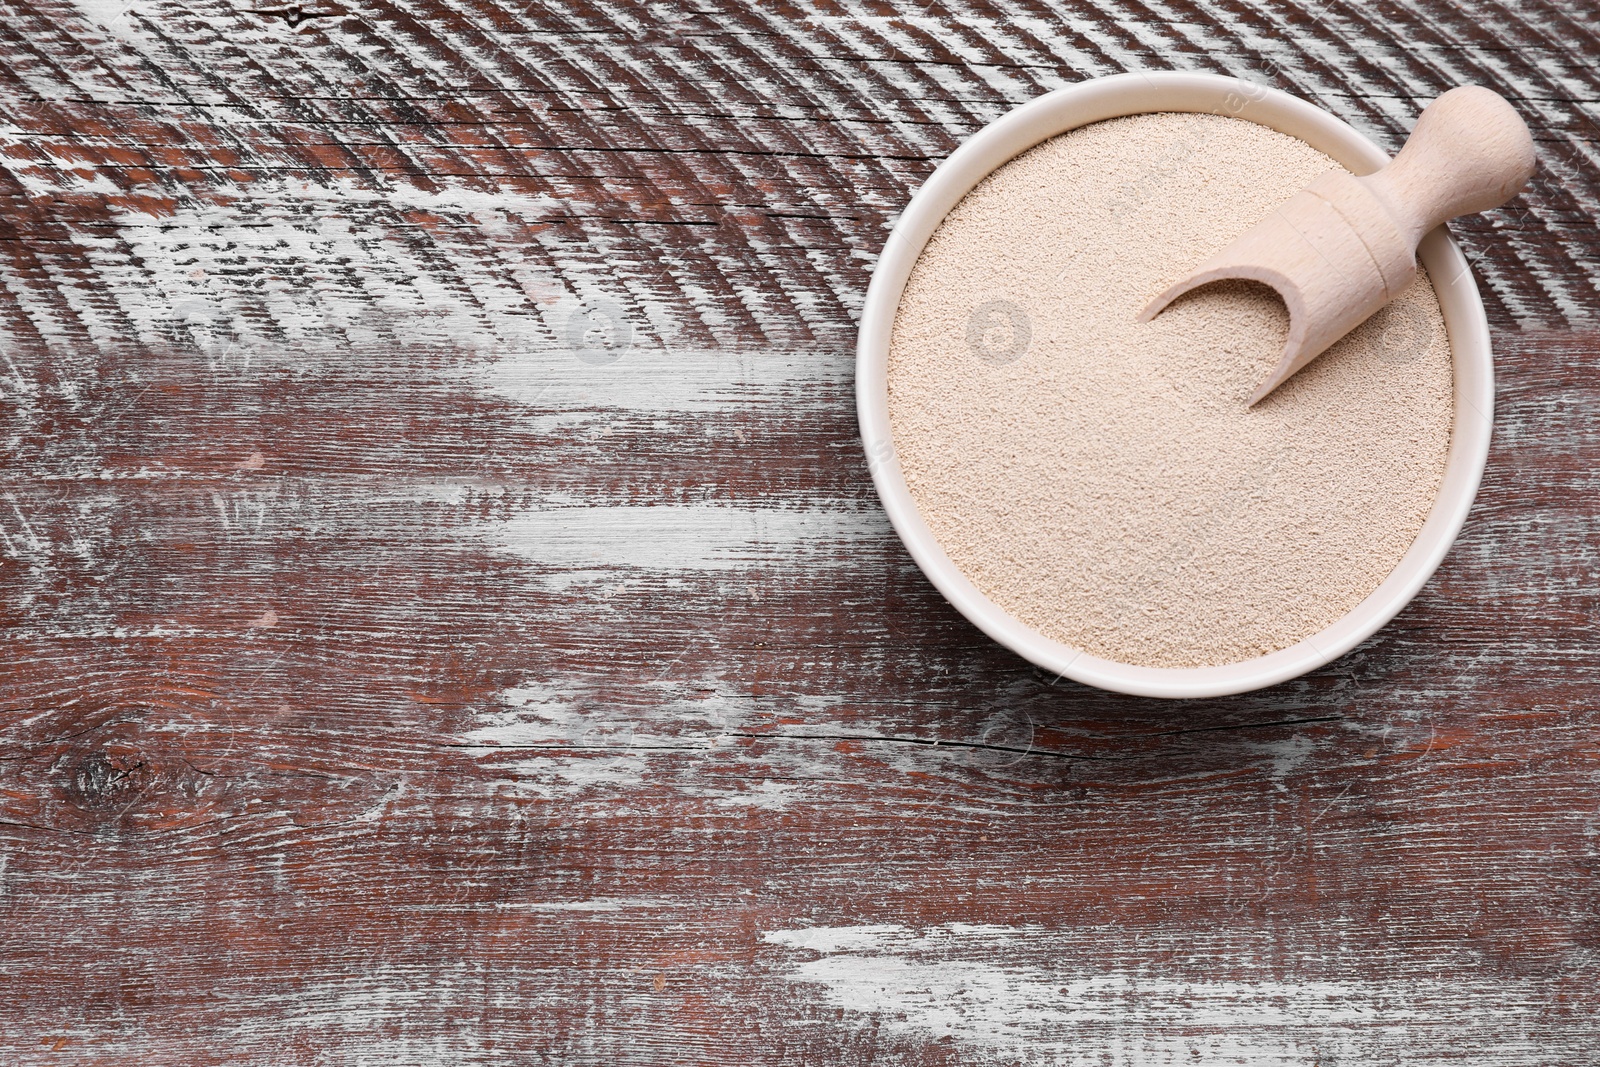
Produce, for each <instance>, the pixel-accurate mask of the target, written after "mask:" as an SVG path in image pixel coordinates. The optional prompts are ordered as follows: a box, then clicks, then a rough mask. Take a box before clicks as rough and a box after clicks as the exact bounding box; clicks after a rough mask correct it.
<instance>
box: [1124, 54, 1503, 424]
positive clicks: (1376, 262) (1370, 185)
mask: <svg viewBox="0 0 1600 1067" xmlns="http://www.w3.org/2000/svg"><path fill="white" fill-rule="evenodd" d="M1533 168H1534V159H1533V138H1532V137H1531V136H1529V134H1528V127H1527V126H1526V125H1524V124H1523V121H1522V119H1520V118H1519V117H1518V116H1517V113H1516V112H1515V111H1513V110H1512V108H1511V105H1510V104H1508V103H1506V102H1505V100H1504V99H1503V98H1502V97H1501V96H1500V95H1499V94H1498V93H1495V92H1493V91H1492V90H1489V89H1484V88H1482V87H1480V86H1476V85H1467V86H1462V87H1461V88H1459V89H1451V90H1450V91H1449V92H1447V93H1445V94H1444V95H1443V96H1441V97H1439V99H1437V100H1435V101H1434V102H1433V103H1431V104H1429V105H1428V106H1427V108H1426V109H1424V110H1423V112H1422V115H1421V117H1420V118H1418V119H1417V127H1416V129H1414V130H1413V131H1411V137H1410V138H1409V139H1408V140H1407V141H1406V143H1405V147H1403V148H1401V149H1400V154H1399V155H1397V156H1395V158H1394V160H1393V161H1392V162H1390V163H1389V165H1388V166H1386V167H1384V168H1383V169H1382V170H1379V171H1377V172H1376V173H1374V174H1369V175H1367V176H1366V177H1364V178H1358V177H1356V176H1355V175H1353V174H1350V173H1348V172H1346V171H1343V170H1334V171H1329V172H1328V173H1327V174H1324V175H1322V176H1321V177H1320V178H1318V179H1317V180H1316V181H1314V182H1312V183H1311V184H1310V185H1309V186H1307V187H1306V188H1305V189H1303V190H1302V191H1300V192H1299V193H1296V194H1295V195H1294V196H1293V197H1291V198H1290V199H1289V201H1288V202H1287V203H1285V204H1284V205H1283V206H1282V207H1280V208H1278V210H1277V211H1274V212H1273V213H1272V214H1271V215H1270V216H1268V217H1267V218H1266V219H1265V220H1263V221H1262V222H1260V223H1259V224H1257V225H1256V226H1255V227H1254V228H1252V229H1251V230H1249V231H1248V232H1247V233H1245V234H1244V236H1242V237H1240V238H1239V239H1238V240H1237V241H1234V242H1233V243H1232V244H1231V245H1229V246H1228V247H1226V248H1224V249H1223V250H1222V251H1221V252H1218V253H1217V254H1216V255H1214V256H1212V257H1211V258H1210V259H1208V260H1206V261H1205V262H1204V263H1202V264H1200V265H1199V266H1198V267H1196V268H1195V269H1194V271H1193V272H1192V273H1191V274H1189V275H1188V276H1186V277H1185V278H1183V279H1182V280H1181V281H1179V282H1178V283H1177V284H1175V285H1173V286H1172V287H1171V288H1169V289H1168V290H1166V291H1165V292H1164V293H1162V294H1161V295H1160V296H1158V297H1156V298H1155V299H1154V300H1152V301H1151V302H1150V304H1149V306H1147V307H1146V308H1145V309H1144V311H1143V312H1141V313H1140V315H1139V321H1140V322H1149V321H1150V320H1151V319H1153V318H1155V317H1156V315H1158V314H1160V313H1161V310H1162V309H1163V308H1165V307H1166V306H1167V305H1168V304H1170V303H1172V301H1174V300H1176V299H1177V298H1178V297H1180V296H1182V295H1183V294H1184V293H1187V292H1189V291H1190V290H1191V289H1195V288H1197V287H1199V286H1202V285H1205V284H1206V283H1207V282H1214V281H1219V280H1221V279H1223V278H1248V279H1251V280H1254V281H1258V282H1265V283H1266V284H1267V285H1270V286H1272V287H1273V288H1274V289H1276V290H1277V291H1278V293H1279V295H1281V296H1282V297H1283V302H1284V304H1285V305H1286V306H1287V307H1288V309H1289V340H1288V343H1286V344H1285V345H1284V347H1283V356H1282V358H1280V359H1279V361H1278V365H1277V368H1276V369H1274V370H1273V372H1272V373H1271V374H1269V375H1268V376H1267V378H1266V380H1265V381H1263V382H1262V383H1261V384H1260V385H1259V386H1257V387H1256V391H1255V392H1254V393H1253V394H1251V396H1250V403H1251V404H1254V403H1255V402H1256V401H1258V400H1260V399H1261V398H1262V397H1264V396H1266V395H1267V394H1268V393H1270V392H1272V391H1273V390H1274V389H1276V388H1277V387H1278V386H1280V385H1282V384H1283V383H1284V382H1286V381H1288V380H1289V378H1290V376H1292V375H1293V374H1294V373H1295V372H1296V371H1298V370H1299V369H1300V368H1301V367H1304V366H1305V365H1306V364H1307V363H1310V362H1311V361H1312V360H1313V359H1316V358H1317V357H1318V356H1320V355H1322V353H1323V352H1325V351H1327V350H1328V349H1329V348H1331V347H1332V346H1333V344H1334V342H1336V341H1338V340H1339V339H1340V338H1341V337H1343V336H1344V335H1345V334H1347V333H1349V332H1350V331H1351V330H1353V329H1355V328H1356V327H1357V326H1359V325H1360V324H1361V323H1362V322H1364V321H1366V319H1367V318H1368V316H1370V315H1371V314H1372V313H1373V312H1375V311H1377V310H1378V309H1379V308H1381V307H1383V305H1385V304H1387V303H1388V302H1389V301H1391V300H1393V299H1394V298H1395V297H1396V296H1399V295H1400V291H1401V290H1402V289H1404V288H1405V287H1406V286H1407V285H1408V284H1409V283H1410V282H1411V279H1412V278H1414V277H1416V273H1417V242H1418V241H1421V240H1422V237H1423V235H1424V234H1426V233H1427V232H1428V231H1429V230H1431V229H1433V228H1434V227H1435V226H1438V225H1440V224H1441V223H1443V222H1444V221H1445V220H1446V219H1452V218H1455V217H1456V216H1457V215H1465V214H1468V213H1470V212H1474V211H1485V210H1487V209H1489V208H1492V207H1498V206H1500V205H1501V204H1503V203H1505V202H1506V201H1507V200H1509V199H1511V198H1512V197H1513V196H1515V195H1517V193H1519V192H1520V191H1521V190H1522V187H1523V186H1524V185H1526V184H1527V183H1528V179H1529V178H1531V177H1532V176H1533Z"/></svg>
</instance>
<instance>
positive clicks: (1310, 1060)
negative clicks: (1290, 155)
mask: <svg viewBox="0 0 1600 1067" xmlns="http://www.w3.org/2000/svg"><path fill="white" fill-rule="evenodd" d="M1100 6H1102V5H1095V6H1091V5H1090V4H1088V3H1070V4H1069V3H1063V4H1051V3H1047V2H1045V0H994V2H993V3H965V2H957V0H951V2H949V3H947V2H945V0H926V2H918V0H903V2H889V0H881V2H868V0H836V2H829V0H806V2H801V3H789V2H774V3H743V2H740V0H696V2H694V3H690V2H688V0H682V2H673V3H655V2H644V0H635V2H630V3H621V2H615V3H612V2H598V3H597V2H590V0H534V2H533V3H531V4H528V5H526V6H519V5H518V4H513V5H510V6H507V7H503V8H502V7H497V6H495V5H494V4H492V3H489V2H481V0H438V2H408V0H402V2H396V3H391V2H388V0H353V2H344V0H337V2H336V0H307V2H306V3H304V4H290V5H288V6H262V7H257V8H249V7H246V6H244V5H243V4H242V3H238V2H230V0H194V2H193V3H187V4H180V3H176V2H174V0H133V2H132V3H131V4H130V5H128V6H123V4H122V0H78V2H77V5H76V6H73V4H71V3H66V2H62V0H47V2H43V3H41V2H38V0H5V3H4V14H5V17H4V18H3V19H0V68H3V69H0V154H3V167H0V316H3V319H0V432H3V440H4V448H5V463H4V470H3V473H0V553H3V554H0V612H3V625H4V628H5V630H4V632H5V641H6V644H5V656H4V666H3V668H0V671H3V674H0V679H3V684H0V739H3V748H0V1062H3V1063H5V1064H8V1065H9V1064H22V1065H33V1064H55V1063H62V1064H94V1065H101V1064H107V1065H109V1064H230V1065H236V1064H262V1065H283V1064H340V1065H343V1064H351V1065H355V1064H382V1065H397V1064H419V1065H420V1064H426V1065H461V1064H494V1065H512V1064H515V1065H522V1064H528V1065H534V1064H552V1065H554V1064H560V1065H569V1064H570V1065H611V1064H662V1065H665V1064H693V1065H703V1064H727V1065H744V1064H756V1063H759V1064H818V1065H824V1064H826V1065H834V1064H885V1065H887V1064H905V1065H912V1064H915V1065H934V1064H952V1065H953V1064H1011V1063H1026V1064H1137V1065H1145V1064H1201V1063H1206V1064H1210V1063H1249V1064H1263V1065H1267V1064H1271V1065H1279V1064H1321V1065H1334V1064H1341V1065H1348V1064H1357V1063H1359V1064H1367V1063H1395V1064H1398V1063H1405V1064H1408V1065H1409V1064H1435V1063H1473V1064H1484V1065H1489V1064H1493V1065H1496V1067H1508V1065H1521V1064H1530V1065H1531V1064H1540V1065H1544V1064H1596V1063H1600V992H1597V989H1600V881H1597V876H1600V710H1597V698H1600V646H1597V619H1596V613H1597V609H1600V594H1597V580H1596V578H1597V572H1600V539H1597V534H1596V529H1595V514H1596V504H1597V501H1600V480H1597V479H1600V475H1597V474H1596V471H1597V469H1600V430H1597V426H1600V422H1597V421H1596V417H1595V412H1596V410H1597V405H1600V384H1597V378H1596V370H1597V369H1600V333H1597V331H1596V323H1595V319H1594V318H1593V313H1594V307H1595V290H1596V285H1597V280H1600V238H1597V235H1596V230H1595V226H1596V222H1595V213H1596V208H1597V204H1600V195H1597V194H1600V188H1597V185H1600V178H1597V174H1600V170H1597V167H1596V163H1597V158H1600V145H1597V143H1596V114H1597V110H1600V103H1597V101H1600V14H1597V9H1596V8H1595V7H1594V5H1593V4H1592V3H1590V2H1588V0H1583V2H1577V0H1572V2H1567V3H1558V2H1552V0H1524V2H1520V3H1518V4H1514V5H1513V4H1509V3H1504V2H1494V0H1473V2H1472V3H1468V4H1462V5H1459V6H1458V5H1453V4H1449V3H1445V2H1443V0H1392V2H1388V3H1384V4H1382V5H1370V4H1366V3H1360V2H1356V0H1348V2H1344V0H1341V2H1336V3H1329V4H1327V5H1317V6H1316V7H1296V6H1293V5H1291V4H1289V3H1285V2H1279V0H1240V2H1236V3H1215V2H1211V0H1195V2H1189V0H1175V2H1172V3H1153V4H1130V5H1121V6H1110V7H1107V9H1106V10H1098V9H1097V8H1098V7H1100ZM1155 69H1183V70H1207V71H1219V72H1224V73H1230V74H1236V75H1240V76H1244V77H1250V78H1255V79H1257V80H1261V81H1265V82H1268V83H1271V84H1275V85H1278V86H1281V87H1283V88H1287V89H1290V90H1291V91H1294V92H1296V93H1298V94H1301V95H1303V96H1305V97H1307V98H1309V99H1311V100H1313V101H1315V102H1317V103H1319V104H1321V105H1323V106H1325V107H1328V108H1330V109H1331V110H1333V111H1334V112H1335V113H1337V114H1339V115H1340V116H1342V117H1344V118H1346V119H1348V120H1349V121H1351V122H1353V123H1354V124H1355V125H1357V126H1358V127H1359V128H1361V129H1363V130H1364V131H1367V132H1368V133H1370V134H1372V135H1374V136H1375V137H1377V138H1378V139H1379V140H1380V141H1382V142H1383V143H1385V144H1386V145H1388V146H1389V147H1390V148H1391V149H1392V148H1394V147H1397V146H1398V144H1399V142H1400V140H1401V139H1402V138H1403V136H1404V131H1405V129H1406V128H1407V126H1408V124H1409V123H1410V121H1412V119H1413V117H1414V115H1415V113H1416V111H1417V109H1418V108H1419V106H1420V105H1421V104H1422V103H1424V102H1425V101H1426V100H1427V99H1429V98H1431V97H1432V96H1433V95H1435V94H1437V93H1438V92H1440V91H1442V90H1443V89H1445V88H1447V87H1448V86H1451V85H1453V84H1457V83H1461V82H1480V83H1483V84H1487V85H1490V86H1492V87H1494V88H1496V89H1498V90H1500V91H1502V92H1504V93H1506V94H1507V95H1508V96H1509V97H1510V98H1511V99H1512V100H1513V101H1514V102H1515V103H1516V104H1517V106H1518V107H1519V108H1520V109H1521V111H1522V112H1523V114H1524V115H1526V116H1527V118H1528V120H1529V122H1530V124H1531V125H1532V126H1533V128H1534V130H1535V135H1536V137H1537V139H1538V143H1539V151H1540V157H1541V168H1542V169H1541V172H1540V175H1539V178H1538V181H1537V183H1536V185H1535V186H1534V188H1532V189H1531V190H1530V191H1529V192H1528V193H1527V194H1526V195H1524V196H1523V197H1521V198H1519V199H1518V200H1516V201H1514V202H1513V203H1512V204H1511V205H1510V206H1508V207H1507V208H1505V209H1503V210H1499V211H1495V212H1491V213H1489V214H1488V215H1486V216H1482V217H1479V218H1474V219H1470V220H1466V221H1464V222H1462V223H1461V224H1460V225H1458V226H1457V228H1456V232H1457V234H1458V236H1459V237H1460V239H1461V241H1462V243H1463V245H1464V247H1465V248H1466V249H1467V251H1468V252H1469V254H1470V255H1471V256H1472V257H1473V258H1474V260H1475V263H1476V269H1477V271H1478V274H1479V277H1480V280H1481V283H1482V287H1483V291H1484V295H1485V298H1486V300H1487V302H1488V305H1489V309H1490V310H1489V314H1490V318H1491V322H1492V323H1493V326H1494V328H1495V344H1496V347H1497V355H1498V362H1499V368H1500V374H1501V401H1500V408H1499V416H1498V417H1499V429H1498V434H1497V438H1496V442H1495V446H1494V453H1493V457H1492V459H1491V462H1490V468H1489V473H1488V478H1487V483H1486V485H1485V486H1484V489H1483V492H1482V495H1481V496H1480V498H1479V503H1478V505H1477V507H1476V508H1475V510H1474V511H1473V514H1472V517H1471V519H1470V520H1469V522H1468V525H1467V529H1466V532H1465V534H1464V535H1463V537H1462V540H1461V542H1460V544H1459V545H1458V547H1457V548H1456V549H1455V551H1454V552H1453V553H1452V554H1451V556H1450V558H1449V559H1448V560H1447V561H1446V563H1445V565H1444V567H1443V569H1442V570H1441V571H1440V572H1439V574H1438V576H1437V577H1436V578H1435V579H1434V580H1433V582H1432V583H1431V584H1430V585H1429V586H1428V587H1427V589H1426V590H1425V591H1424V592H1423V594H1422V595H1421V596H1420V597H1419V598H1418V599H1417V601H1416V602H1415V603H1414V604H1413V605H1412V606H1411V608H1410V609H1409V610H1407V611H1406V612H1405V613H1404V614H1403V615H1402V616H1401V617H1400V618H1399V619H1398V620H1397V621H1396V622H1395V623H1394V624H1393V625H1391V626H1390V627H1388V628H1387V629H1386V630H1384V631H1383V632H1382V633H1381V634H1380V635H1379V636H1378V637H1377V638H1376V639H1374V640H1373V641H1371V642H1369V643H1368V644H1367V645H1365V646H1363V647H1362V648H1361V649H1359V650H1358V651H1356V652H1355V653H1353V654H1351V655H1349V656H1346V657H1345V658H1343V659H1341V660H1339V661H1338V662H1336V663H1334V664H1333V665H1331V666H1330V667H1328V668H1326V669H1324V670H1321V671H1318V672H1316V673H1315V674H1312V675H1310V676H1308V677H1306V678H1303V679H1301V680H1299V681H1297V682H1295V683H1292V684H1288V685H1284V686H1280V687H1278V688H1275V689H1272V690H1270V691H1266V692H1260V693H1255V694H1252V695H1249V696H1244V697H1238V698H1234V699H1227V700H1213V701H1205V702H1200V703H1194V704H1174V703H1162V702H1156V701H1150V700H1140V699H1132V698H1123V697H1117V696H1113V695H1110V694H1107V693H1103V692H1098V691H1093V690H1090V689H1086V688H1082V687H1080V686H1077V685H1074V684H1072V683H1068V682H1059V683H1057V682H1056V681H1055V680H1054V679H1052V678H1051V677H1048V676H1045V675H1043V674H1042V673H1041V672H1038V671H1036V670H1033V669H1031V668H1030V667H1029V666H1028V665H1027V664H1026V663H1024V662H1022V661H1021V660H1019V659H1018V658H1016V657H1015V656H1013V655H1011V654H1009V653H1007V652H1005V651H1004V650H1002V649H1000V648H999V647H997V646H995V645H994V644H992V643H991V642H989V641H988V640H987V639H985V638H984V637H983V636H982V635H981V634H980V633H978V632H977V631H976V630H975V629H974V628H973V627H972V626H970V625H968V624H967V623H966V622H965V621H964V620H963V619H962V618H961V617H959V616H958V615H957V614H956V613H955V612H954V611H953V610H952V609H951V608H949V607H948V606H947V605H946V604H945V603H944V601H943V600H942V599H941V598H940V597H939V596H938V595H937V593H935V592H934V590H933V589H932V587H931V586H930V585H929V584H928V583H927V581H926V580H925V579H924V578H923V577H922V576H921V574H920V573H919V572H918V571H917V569H916V568H915V567H914V566H913V564H912V563H911V561H910V559H909V558H908V557H907V555H906V554H905V552H904V550H903V549H902V548H901V546H900V544H899V542H898V541H897V540H896V539H895V537H894V536H893V534H892V532H891V531H890V529H889V527H888V524H887V522H886V521H885V519H884V517H883V514H882V512H881V510H880V508H879V506H878V503H877V501H876V498H875V496H874V494H873V490H872V487H871V483H870V481H869V479H868V475H867V468H866V464H865V462H864V460H863V457H862V455H861V452H860V447H859V443H858V440H857V438H856V426H855V416H854V410H853V398H852V388H853V382H852V346H853V343H854V329H855V327H854V322H855V317H856V315H857V313H858V311H859V309H860V306H861V299H862V294H863V293H864V291H865V288H866V283H867V278H868V275H869V273H870V270H871V267H872V263H873V259H874V256H875V255H876V253H877V251H878V250H879V248H880V247H881V245H882V242H883V240H884V237H885V234H886V230H887V227H888V226H889V225H890V223H891V221H892V219H893V218H894V216H895V213H896V212H897V211H898V210H899V209H900V208H901V207H902V206H903V205H904V203H905V202H906V200H907V198H908V196H909V195H910V193H911V192H912V191H913V190H914V189H915V187H916V186H917V184H918V182H919V181H920V180H921V179H922V178H924V177H925V176H926V175H927V174H928V173H929V172H930V171H931V170H932V168H933V167H934V166H935V165H936V164H937V162H938V161H939V160H940V159H941V158H942V157H943V156H945V155H946V154H948V153H949V152H950V151H951V150H952V149H953V148H954V147H955V146H956V145H957V144H959V143H960V142H961V140H962V139H963V138H964V137H966V136H968V135H969V134H971V133H972V132H973V131H974V130H976V129H978V128H979V127H980V126H981V125H982V124H984V123H985V122H987V121H989V120H991V119H993V118H995V117H996V116H998V115H1000V114H1002V113H1003V112H1005V111H1006V110H1007V109H1009V108H1011V107H1013V106H1015V105H1017V104H1019V103H1021V102H1023V101H1026V100H1029V99H1032V98H1034V97H1036V96H1038V95H1039V94H1040V93H1042V92H1044V91H1046V90H1048V89H1050V88H1053V87H1056V86H1060V85H1064V84H1068V83H1071V82H1074V81H1077V80H1079V79H1081V78H1084V77H1088V76H1091V75H1099V74H1106V73H1111V72H1114V71H1118V70H1155Z"/></svg>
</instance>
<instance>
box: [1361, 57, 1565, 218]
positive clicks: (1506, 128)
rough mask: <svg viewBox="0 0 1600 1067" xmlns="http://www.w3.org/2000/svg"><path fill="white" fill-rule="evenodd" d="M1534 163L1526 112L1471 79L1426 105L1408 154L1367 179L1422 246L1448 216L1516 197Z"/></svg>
mask: <svg viewBox="0 0 1600 1067" xmlns="http://www.w3.org/2000/svg"><path fill="white" fill-rule="evenodd" d="M1533 170H1534V155H1533V137H1532V135H1531V134H1529V133H1528V126H1527V124H1526V123H1524V122H1523V121H1522V118H1521V116H1519V115H1518V114H1517V113H1516V111H1515V110H1514V109H1513V108H1512V106H1511V105H1510V104H1508V103H1506V100H1505V98H1504V97H1502V96H1501V95H1500V94H1499V93H1497V92H1495V91H1494V90H1492V89H1485V88H1484V87H1483V86H1481V85H1463V86H1461V87H1460V88H1457V89H1451V90H1450V91H1449V92H1447V93H1445V94H1444V95H1443V96H1441V97H1439V98H1438V99H1437V100H1435V101H1434V102H1433V103H1431V104H1429V105H1428V106H1427V107H1426V108H1424V109H1423V111H1422V114H1421V116H1420V117H1418V119H1417V126H1416V128H1415V129H1414V130H1412V131H1411V136H1410V138H1408V139H1407V140H1406V143H1405V146H1404V147H1403V148H1401V149H1400V154H1399V155H1397V156H1395V158H1394V161H1393V162H1391V163H1390V164H1389V165H1388V166H1386V167H1384V168H1383V169H1382V170H1380V171H1378V172H1377V173H1375V174H1372V175H1369V176H1368V177H1366V178H1363V179H1362V181H1363V182H1364V183H1365V184H1366V185H1367V187H1368V188H1369V189H1371V190H1372V192H1373V193H1374V194H1375V195H1376V196H1377V197H1378V199H1379V200H1380V201H1382V203H1383V205H1384V207H1385V209H1386V210H1387V211H1388V213H1389V215H1390V216H1391V217H1392V218H1393V219H1394V221H1395V224H1396V225H1397V226H1398V227H1399V228H1400V230H1401V232H1402V234H1403V235H1404V236H1405V237H1406V238H1407V240H1408V241H1409V242H1410V244H1411V246H1412V247H1413V248H1415V247H1416V245H1417V242H1418V241H1420V240H1422V237H1423V235H1424V234H1426V233H1427V232H1428V231H1429V230H1431V229H1433V228H1434V227H1435V226H1438V225H1439V224H1440V223H1442V222H1444V221H1445V220H1447V219H1453V218H1455V217H1456V216H1457V215H1466V214H1470V213H1472V212H1474V211H1487V210H1488V209H1489V208H1492V207H1499V206H1500V205H1501V204H1503V203H1505V202H1506V201H1507V200H1510V199H1511V198H1512V197H1513V196H1516V195H1517V194H1518V193H1519V192H1521V191H1522V189H1523V187H1524V186H1525V185H1527V184H1528V179H1529V178H1532V177H1533Z"/></svg>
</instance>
